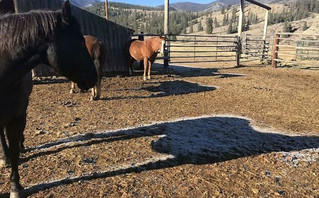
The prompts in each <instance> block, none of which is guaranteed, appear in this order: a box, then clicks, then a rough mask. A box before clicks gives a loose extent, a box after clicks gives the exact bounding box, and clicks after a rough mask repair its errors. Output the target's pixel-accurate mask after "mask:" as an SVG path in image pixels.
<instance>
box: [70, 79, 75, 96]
mask: <svg viewBox="0 0 319 198" xmlns="http://www.w3.org/2000/svg"><path fill="white" fill-rule="evenodd" d="M74 89H75V83H74V82H71V89H70V94H73V93H74Z"/></svg>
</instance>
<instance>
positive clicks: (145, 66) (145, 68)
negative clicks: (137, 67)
mask: <svg viewBox="0 0 319 198" xmlns="http://www.w3.org/2000/svg"><path fill="white" fill-rule="evenodd" d="M147 64H148V60H147V58H144V74H143V80H144V81H146V71H147V67H148V65H147Z"/></svg>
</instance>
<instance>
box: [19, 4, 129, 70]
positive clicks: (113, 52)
mask: <svg viewBox="0 0 319 198" xmlns="http://www.w3.org/2000/svg"><path fill="white" fill-rule="evenodd" d="M14 3H15V10H16V11H17V12H27V11H30V10H36V9H42V10H58V9H61V6H62V3H63V1H62V0H14ZM72 13H73V15H74V16H75V17H76V18H77V19H78V21H79V23H80V25H81V28H82V33H83V34H84V35H92V36H95V37H97V38H99V39H100V40H102V41H103V43H104V44H105V46H106V50H107V58H106V63H105V65H104V67H103V70H104V71H105V72H127V71H128V67H127V61H126V54H125V46H126V44H127V42H128V41H129V40H130V36H129V35H130V34H132V33H133V31H132V30H130V29H128V28H126V27H123V26H121V25H118V24H116V23H114V22H112V21H109V20H106V19H105V18H102V17H100V16H97V15H95V14H93V13H90V12H88V11H86V10H83V9H81V8H78V7H76V6H73V5H72ZM52 72H53V71H52V70H50V68H49V67H47V66H40V67H36V68H35V70H34V73H35V74H36V75H39V76H42V75H51V74H52Z"/></svg>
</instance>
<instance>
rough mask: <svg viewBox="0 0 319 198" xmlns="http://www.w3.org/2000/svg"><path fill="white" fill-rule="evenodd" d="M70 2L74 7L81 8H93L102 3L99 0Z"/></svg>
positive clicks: (73, 0)
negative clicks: (94, 5) (92, 6)
mask: <svg viewBox="0 0 319 198" xmlns="http://www.w3.org/2000/svg"><path fill="white" fill-rule="evenodd" d="M70 1H71V3H72V4H73V5H75V6H78V7H81V8H83V7H86V6H91V5H93V4H95V3H98V2H100V1H99V0H70Z"/></svg>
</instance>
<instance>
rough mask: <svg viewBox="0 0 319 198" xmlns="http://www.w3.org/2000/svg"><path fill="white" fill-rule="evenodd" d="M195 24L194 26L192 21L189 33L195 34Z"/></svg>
mask: <svg viewBox="0 0 319 198" xmlns="http://www.w3.org/2000/svg"><path fill="white" fill-rule="evenodd" d="M193 26H194V24H193V21H191V23H190V27H189V33H193V32H194V27H193Z"/></svg>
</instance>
